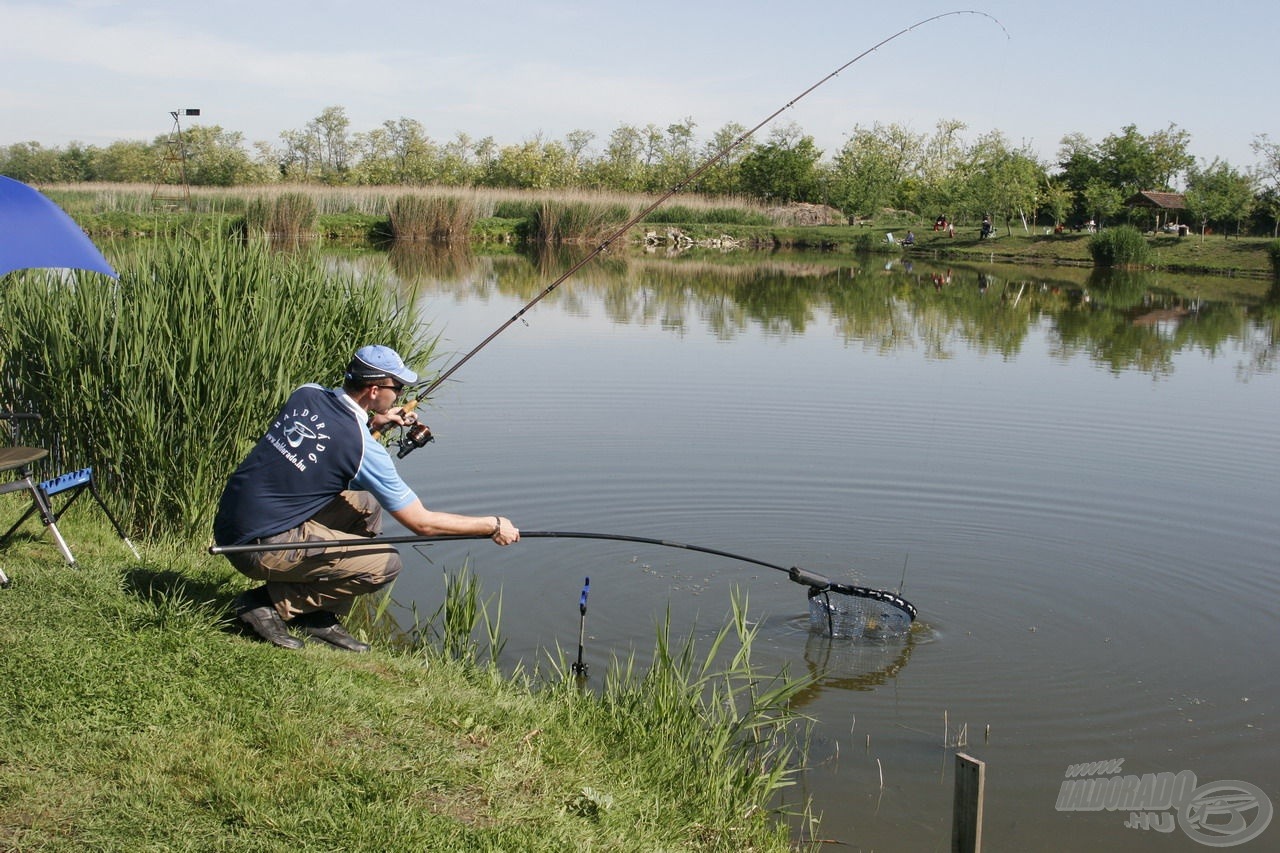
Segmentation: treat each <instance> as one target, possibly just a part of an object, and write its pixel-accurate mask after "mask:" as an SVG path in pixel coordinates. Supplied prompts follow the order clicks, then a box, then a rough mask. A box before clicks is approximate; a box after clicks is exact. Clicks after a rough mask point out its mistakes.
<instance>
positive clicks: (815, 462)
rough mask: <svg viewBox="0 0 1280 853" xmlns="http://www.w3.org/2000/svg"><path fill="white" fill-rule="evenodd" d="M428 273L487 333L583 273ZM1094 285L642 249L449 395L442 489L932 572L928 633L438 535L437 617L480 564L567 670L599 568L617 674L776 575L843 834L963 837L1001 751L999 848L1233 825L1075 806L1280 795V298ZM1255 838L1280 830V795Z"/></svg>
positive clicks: (701, 540) (924, 579) (634, 527)
mask: <svg viewBox="0 0 1280 853" xmlns="http://www.w3.org/2000/svg"><path fill="white" fill-rule="evenodd" d="M397 269H398V270H399V271H400V272H401V273H403V274H404V275H405V276H406V277H412V278H414V279H415V280H417V281H418V284H419V286H420V287H421V288H422V289H423V294H424V295H423V296H422V301H421V302H420V311H421V313H422V316H423V317H425V318H427V319H429V320H430V321H432V323H433V326H434V328H435V329H436V331H438V332H440V333H442V335H443V349H444V350H445V351H447V352H450V353H460V352H464V351H466V350H468V349H470V348H471V347H472V346H474V345H475V344H476V343H478V342H479V341H480V340H481V339H482V338H483V337H484V336H485V335H487V334H488V333H489V332H490V331H492V330H493V329H494V328H495V327H496V326H497V325H498V324H499V323H501V322H502V321H503V320H505V319H506V318H508V317H510V316H511V315H512V314H514V313H515V312H516V311H517V310H518V309H519V308H520V306H521V305H523V304H524V303H525V302H526V301H527V300H528V299H529V298H531V297H532V296H533V295H534V294H535V293H536V292H537V291H538V289H540V288H541V287H542V286H544V285H545V284H546V283H547V282H548V281H550V280H551V279H552V278H553V277H554V276H553V275H551V274H550V273H551V272H554V269H553V268H548V267H542V268H537V267H535V266H533V265H530V264H528V263H527V262H525V261H523V260H521V259H498V260H493V259H470V258H462V259H455V260H454V261H452V262H444V263H442V262H440V261H436V262H434V263H433V264H430V263H429V264H426V269H425V270H424V269H421V268H419V269H409V270H407V269H406V265H405V262H404V261H403V260H402V261H401V263H400V265H399V266H398V267H397ZM1062 276H1067V274H1066V273H1062V272H1060V271H1055V270H1045V269H1039V270H1035V269H1016V268H1014V269H1011V268H1003V269H1002V268H995V267H992V268H988V269H986V270H983V271H978V270H973V269H962V268H955V269H952V270H947V269H946V268H936V269H934V268H926V267H925V266H923V265H917V266H916V267H915V268H913V269H911V270H909V271H908V270H904V269H903V268H902V266H901V265H900V264H898V265H893V266H892V267H891V268H890V269H887V270H886V269H884V261H883V260H873V261H869V262H865V263H862V264H859V263H858V262H857V261H856V259H853V258H845V259H843V262H841V261H840V259H833V258H824V259H821V260H820V261H812V262H807V261H803V260H796V259H793V260H783V261H779V260H777V259H771V260H768V261H762V262H758V263H752V264H742V263H741V262H738V263H737V264H736V265H735V264H732V263H731V262H730V261H722V260H720V259H718V258H707V259H703V260H701V261H690V260H687V259H681V260H652V261H646V260H632V261H627V262H623V261H610V262H608V263H604V264H601V265H600V266H599V267H597V268H592V270H591V271H590V272H587V273H585V274H584V277H583V278H582V279H578V280H571V281H569V282H567V283H566V284H565V285H563V286H562V288H561V289H560V290H558V291H556V293H554V294H553V295H552V296H551V297H549V298H548V299H547V300H545V301H544V302H543V303H541V304H540V305H539V306H538V307H536V308H535V309H534V310H532V311H530V312H529V314H528V315H526V318H525V320H526V322H521V323H517V324H516V325H514V326H513V327H511V328H510V329H509V330H507V331H506V332H505V333H503V335H501V336H500V337H499V338H498V339H497V340H495V341H494V343H492V344H491V345H490V346H489V347H487V348H486V349H485V350H484V351H483V352H482V353H481V354H479V355H477V356H476V357H475V359H473V360H472V361H471V362H470V363H469V364H467V365H466V366H465V367H463V368H462V370H460V371H459V372H458V373H457V374H456V375H455V380H454V381H451V382H449V383H448V384H447V385H446V386H444V387H442V388H441V389H440V390H439V391H438V392H437V394H436V397H435V399H434V400H433V402H432V404H431V405H430V406H429V407H428V408H427V409H426V412H425V416H424V419H425V420H426V421H427V423H429V424H430V425H431V427H432V429H433V431H434V432H435V433H436V435H437V442H436V443H435V444H432V445H430V446H429V447H427V448H426V449H423V450H420V451H417V452H416V453H415V454H414V455H412V456H410V457H408V458H407V459H406V460H404V462H403V464H402V470H403V471H404V472H405V474H406V478H407V479H408V480H409V481H410V483H411V485H413V486H414V487H415V488H416V489H417V490H418V491H419V493H420V494H421V495H422V496H423V498H424V501H425V502H426V503H427V505H428V506H431V507H433V508H439V509H447V510H454V511H459V512H468V513H486V514H489V513H495V512H501V513H503V514H506V515H509V516H510V517H511V518H512V519H513V520H514V521H515V522H516V523H517V525H519V526H521V527H523V528H526V529H529V530H579V531H599V532H609V533H621V534H629V535H635V536H644V537H653V538H662V539H667V540H675V541H681V542H688V543H693V544H697V545H703V546H708V547H712V548H717V549H721V550H726V551H730V552H733V553H737V554H744V555H748V556H752V557H756V558H758V559H761V560H764V561H767V562H771V563H777V564H781V565H785V566H790V565H800V566H804V567H805V568H808V569H811V570H813V571H816V572H819V573H822V574H826V575H827V576H829V577H831V578H833V579H837V580H845V581H854V582H858V583H864V584H869V585H873V586H881V587H886V588H890V589H896V588H897V587H898V586H899V585H900V584H902V592H903V594H904V595H905V596H906V597H907V598H909V599H910V600H912V601H913V602H914V603H915V604H916V606H917V607H918V608H919V611H920V625H919V629H918V630H917V631H915V632H914V633H913V635H912V636H911V637H910V638H909V639H908V640H905V641H901V642H895V643H890V644H888V645H884V644H881V645H875V644H855V643H851V642H850V641H847V640H838V641H832V640H829V639H827V638H824V637H822V636H819V635H814V634H812V633H810V632H809V629H808V621H807V610H806V600H805V594H804V589H803V588H802V587H800V586H797V585H795V584H793V583H791V582H789V581H788V580H787V578H786V576H785V574H783V573H781V572H774V571H771V570H769V569H763V568H760V567H756V566H752V565H749V564H745V563H738V562H734V561H730V560H725V559H722V558H718V557H714V556H708V555H702V554H698V553H695V552H687V551H681V550H674V549H661V548H654V547H650V546H643V545H635V544H628V543H621V542H597V541H577V540H546V539H540V540H528V541H526V542H523V543H520V544H519V545H517V546H514V547H512V548H508V549H498V548H496V547H493V546H492V545H489V544H488V543H475V542H471V543H463V544H453V545H448V546H444V545H441V546H433V547H432V548H430V549H424V550H425V552H426V553H425V555H423V554H419V553H416V552H413V551H407V552H406V555H405V556H406V563H407V564H408V566H409V569H410V570H409V571H408V572H407V573H406V576H405V577H403V578H402V580H401V581H400V583H399V586H398V588H397V598H398V600H400V601H401V602H403V603H408V602H409V601H410V600H412V601H415V602H416V603H417V605H418V607H419V609H420V610H421V611H424V612H426V613H430V612H433V611H434V610H435V608H436V607H437V606H438V604H439V602H440V599H441V595H442V591H443V584H442V580H441V572H442V571H443V570H445V569H449V570H452V569H456V568H457V567H458V566H459V565H461V563H462V562H463V560H465V559H467V558H468V557H469V558H470V560H471V563H472V567H473V568H474V570H475V571H476V572H477V574H478V575H479V576H480V578H481V580H482V582H483V583H484V586H485V589H486V590H487V591H489V592H491V593H497V592H498V591H501V595H502V600H503V611H502V628H503V631H504V633H505V635H506V637H507V640H508V645H507V649H506V651H505V653H504V654H505V655H506V657H508V658H509V659H511V661H514V660H516V659H522V660H523V661H525V662H526V664H528V665H534V664H537V663H538V662H539V661H541V660H544V657H543V652H542V651H541V650H544V649H548V648H555V647H556V645H557V644H559V646H561V647H562V648H564V649H566V650H569V651H572V650H574V649H576V644H577V631H578V616H579V614H578V608H577V603H578V596H579V592H580V590H581V587H582V582H583V578H584V577H585V576H590V578H591V598H590V606H589V611H588V615H587V623H586V624H587V642H586V661H587V662H588V664H589V665H590V671H591V676H592V678H593V679H598V678H600V677H601V676H602V675H603V673H604V672H605V670H606V669H607V667H608V665H609V662H610V660H611V659H612V657H613V656H615V655H625V654H627V653H628V652H629V651H630V650H632V649H633V648H634V649H637V650H638V651H639V653H640V656H641V657H642V659H647V654H648V652H649V650H650V648H651V646H652V642H653V638H654V633H655V625H656V624H657V623H658V622H659V621H660V620H661V619H662V617H663V615H664V612H665V611H666V609H667V608H668V606H669V607H670V609H671V613H672V621H673V624H674V627H675V632H676V633H677V634H678V635H685V634H689V633H693V634H694V635H695V636H709V635H710V634H711V633H712V632H713V631H714V630H715V629H716V628H718V627H719V626H720V625H721V624H722V623H723V620H724V618H725V616H726V614H727V613H728V611H729V601H730V595H731V592H732V590H733V589H734V588H738V589H741V590H743V591H745V592H746V593H747V594H748V595H749V608H750V613H751V614H752V615H753V616H754V618H756V619H757V620H759V622H760V626H761V643H760V645H759V647H758V648H757V650H756V653H757V654H756V661H757V663H758V664H764V665H766V666H769V667H772V668H775V669H781V668H783V667H788V668H790V670H791V671H793V672H809V673H812V674H814V675H815V677H816V682H815V685H814V686H813V687H812V688H811V689H809V690H807V691H806V692H805V693H804V694H803V696H802V697H801V704H802V706H803V710H804V712H805V713H807V714H809V715H811V716H812V718H813V720H814V721H815V729H814V741H813V744H812V749H811V751H810V754H809V760H808V764H807V769H806V770H805V772H804V773H803V774H802V776H801V777H800V780H799V781H800V785H799V786H798V788H797V793H796V794H795V796H794V798H793V799H800V798H802V797H809V798H811V799H812V802H813V805H814V807H815V809H816V810H817V811H818V812H819V813H820V814H821V816H822V829H821V835H822V837H824V838H828V839H832V840H838V841H840V842H842V843H843V844H844V845H846V846H843V847H840V848H839V849H850V850H889V851H892V850H947V849H949V848H950V832H951V800H952V796H953V770H954V768H953V763H954V760H955V759H954V755H955V753H956V752H957V751H964V752H967V753H968V754H970V755H973V756H975V757H977V758H979V759H981V760H983V761H985V762H986V765H987V782H986V785H987V791H986V817H985V824H984V831H985V840H986V842H987V844H988V847H989V849H994V850H1028V851H1038V850H1045V851H1049V850H1063V849H1075V850H1086V849H1087V850H1103V851H1111V850H1114V851H1121V850H1153V851H1155V850H1159V851H1165V850H1169V851H1173V850H1196V849H1203V847H1202V845H1201V844H1199V843H1197V842H1196V841H1195V840H1193V839H1192V838H1191V837H1190V836H1189V835H1188V834H1187V833H1186V832H1184V831H1183V830H1181V829H1180V828H1174V829H1173V831H1172V832H1169V833H1162V832H1157V831H1150V830H1148V831H1142V830H1137V829H1131V828H1126V826H1125V822H1126V821H1127V820H1129V819H1130V817H1131V816H1130V813H1129V812H1128V811H1107V810H1102V811H1066V810H1060V809H1059V808H1058V797H1059V792H1060V789H1061V786H1062V784H1063V782H1064V779H1065V773H1066V770H1067V768H1068V766H1070V765H1074V764H1079V763H1083V762H1092V761H1101V760H1106V759H1123V765H1122V771H1121V772H1122V773H1123V774H1134V775H1137V776H1141V775H1142V774H1144V773H1153V774H1158V773H1162V772H1169V773H1178V772H1180V771H1191V772H1193V773H1194V774H1195V776H1196V778H1197V780H1198V781H1199V783H1200V784H1205V783H1209V782H1216V781H1220V780H1240V781H1243V782H1248V783H1250V784H1252V785H1255V786H1257V787H1258V788H1260V789H1261V790H1262V791H1263V792H1265V794H1266V795H1267V796H1268V797H1269V799H1270V801H1271V802H1272V803H1274V804H1275V805H1276V806H1280V769H1278V768H1280V686H1278V685H1277V679H1276V673H1277V671H1278V670H1280V650H1278V643H1277V640H1278V639H1280V631H1278V629H1280V616H1277V611H1276V602H1277V598H1278V596H1280V579H1278V574H1277V555H1278V553H1280V525H1278V524H1277V520H1276V514H1277V508H1278V507H1280V454H1278V453H1277V447H1278V446H1280V375H1278V373H1277V370H1276V363H1277V361H1276V358H1277V340H1278V339H1280V333H1278V332H1277V323H1278V319H1277V318H1278V317H1280V310H1277V308H1276V300H1275V294H1272V300H1271V301H1270V302H1268V301H1267V297H1266V295H1265V291H1266V287H1265V285H1264V286H1261V289H1259V288H1257V287H1254V288H1252V290H1253V293H1254V296H1248V295H1246V296H1245V297H1244V299H1243V300H1242V301H1230V302H1215V301H1209V300H1201V299H1199V298H1198V297H1197V296H1195V295H1194V294H1195V293H1196V291H1195V290H1194V283H1193V284H1192V285H1190V286H1189V285H1187V284H1186V283H1185V282H1178V283H1175V284H1176V285H1177V287H1176V289H1177V290H1178V292H1180V293H1182V294H1183V295H1182V296H1174V295H1170V294H1169V293H1168V292H1167V291H1166V289H1165V288H1164V286H1163V283H1162V281H1161V280H1160V279H1146V278H1138V279H1134V278H1132V277H1130V278H1129V279H1126V280H1123V281H1111V282H1104V281H1098V280H1090V279H1088V278H1087V277H1086V274H1085V273H1078V272H1076V271H1072V273H1071V277H1062ZM1058 277H1061V278H1058ZM1188 287H1191V288H1192V289H1191V290H1188ZM1206 289H1207V288H1206ZM1241 291H1242V292H1244V293H1246V294H1248V293H1249V292H1250V286H1248V285H1245V284H1242V285H1241ZM1188 293H1191V294H1192V295H1190V296H1188V295H1186V294H1188ZM390 532H393V533H394V532H398V531H390ZM904 580H905V582H904ZM944 727H945V728H944ZM965 736H967V746H965V747H964V749H963V750H958V749H957V748H956V747H955V746H954V743H955V741H956V739H957V738H964V737H965ZM948 738H949V739H950V744H948V742H947V739H948ZM882 778H883V785H882V782H881V780H882ZM1168 813H1169V814H1172V812H1168ZM1268 845H1271V846H1270V847H1268ZM1242 849H1280V822H1277V824H1276V825H1275V826H1272V827H1270V829H1269V830H1267V831H1266V832H1264V834H1263V835H1262V836H1261V837H1260V838H1259V839H1258V840H1257V841H1255V842H1253V843H1251V844H1250V845H1248V846H1246V847H1244V848H1242Z"/></svg>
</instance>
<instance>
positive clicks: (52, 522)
mask: <svg viewBox="0 0 1280 853" xmlns="http://www.w3.org/2000/svg"><path fill="white" fill-rule="evenodd" d="M19 490H25V491H27V492H30V493H31V500H32V502H33V504H34V505H33V506H32V507H31V508H30V509H28V510H27V512H26V513H24V514H23V516H22V518H19V519H18V521H17V522H16V523H15V524H14V525H13V527H10V528H9V531H8V532H7V533H5V534H4V536H0V542H3V541H4V540H6V539H8V538H9V537H10V536H12V535H13V532H14V531H15V530H17V529H18V527H19V525H21V524H22V522H23V521H25V520H26V519H27V518H29V517H30V516H31V513H32V512H38V513H39V514H40V521H42V522H43V523H44V526H45V527H47V528H48V529H49V535H50V536H51V537H53V542H54V544H55V545H57V546H58V550H59V551H61V552H62V558H63V559H64V560H66V561H67V565H69V566H75V564H76V558H75V557H74V556H73V555H72V553H71V548H70V547H69V546H68V545H67V540H66V539H63V538H62V532H61V531H60V530H58V517H57V516H56V515H54V513H53V508H52V507H51V506H50V505H49V502H48V501H47V500H45V497H44V494H43V493H42V492H41V491H40V487H39V486H37V485H36V483H35V481H34V480H32V479H31V475H30V474H26V476H24V477H22V479H20V480H18V481H16V482H13V483H6V484H5V485H4V487H3V488H0V494H3V493H5V492H16V491H19Z"/></svg>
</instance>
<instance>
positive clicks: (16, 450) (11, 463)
mask: <svg viewBox="0 0 1280 853" xmlns="http://www.w3.org/2000/svg"><path fill="white" fill-rule="evenodd" d="M39 419H40V416H39V415H30V414H17V413H5V412H0V420H8V421H9V422H10V426H11V432H12V433H13V434H14V436H15V439H16V438H17V435H18V428H17V422H19V421H24V420H32V421H38V420H39ZM48 455H49V451H48V450H46V449H44V448H42V447H22V446H14V447H0V473H3V472H6V471H13V472H15V473H16V475H17V479H16V480H15V481H13V482H10V483H0V495H4V494H8V493H10V492H21V491H25V492H27V493H28V494H29V495H30V496H31V506H29V507H27V511H26V512H24V513H23V514H22V516H21V517H20V518H19V519H18V520H17V521H15V522H14V523H13V526H11V527H10V528H9V529H8V530H7V531H6V532H5V534H4V535H3V536H0V545H2V544H4V543H5V542H7V541H8V539H9V537H10V536H12V535H13V534H14V532H15V531H16V530H17V529H18V528H19V527H21V526H22V523H23V522H25V521H26V520H27V519H28V518H30V517H31V516H32V515H34V514H39V516H40V521H41V522H42V523H43V524H44V526H45V527H47V528H48V529H49V535H50V536H52V537H53V541H54V544H56V545H57V546H58V550H59V551H61V552H62V557H63V559H65V560H66V561H67V564H68V565H70V566H74V565H75V564H76V559H75V556H73V555H72V553H71V548H70V547H69V546H68V545H67V541H66V539H64V538H63V536H62V532H61V531H59V530H58V519H59V518H61V517H62V514H63V513H65V512H66V511H67V509H68V508H69V507H70V506H71V504H72V503H73V502H74V501H75V499H76V498H78V497H79V496H80V493H81V492H83V491H85V490H86V489H87V490H88V491H89V494H90V495H92V496H93V499H94V500H95V501H97V503H98V506H100V507H101V508H102V511H103V513H104V514H105V515H106V516H107V520H108V521H110V522H111V526H112V527H114V528H115V530H116V533H117V534H119V536H120V538H121V539H123V540H124V544H125V545H127V546H129V550H130V551H132V552H133V556H134V557H137V558H139V559H141V557H140V555H139V554H138V549H137V548H135V547H133V543H132V542H130V541H129V537H128V536H127V535H126V534H125V532H124V529H123V528H122V527H121V526H120V523H119V522H118V521H116V518H115V516H113V515H112V514H111V510H109V509H108V508H107V505H106V503H105V502H104V501H103V500H102V495H101V494H100V493H99V492H98V485H97V483H96V482H95V481H94V479H93V469H92V468H82V469H80V470H78V471H71V472H69V473H67V474H62V475H60V476H58V477H54V478H53V479H51V480H42V481H41V482H38V483H37V482H36V481H35V480H33V479H32V466H33V465H34V464H35V463H36V462H39V461H40V460H41V459H44V458H45V457H46V456H48ZM63 493H66V495H67V497H66V500H65V502H64V503H63V504H62V506H61V508H60V509H55V508H54V501H53V496H54V495H57V494H63ZM8 585H9V577H8V576H7V575H6V574H5V573H4V571H3V570H0V587H6V586H8Z"/></svg>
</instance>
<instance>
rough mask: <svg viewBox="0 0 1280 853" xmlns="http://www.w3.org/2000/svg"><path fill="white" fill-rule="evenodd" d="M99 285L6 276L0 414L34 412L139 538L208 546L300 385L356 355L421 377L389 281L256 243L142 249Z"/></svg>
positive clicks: (82, 278)
mask: <svg viewBox="0 0 1280 853" xmlns="http://www.w3.org/2000/svg"><path fill="white" fill-rule="evenodd" d="M117 269H118V270H119V272H120V280H119V282H114V281H111V280H109V279H104V278H102V277H100V276H97V275H96V274H81V275H66V276H63V275H56V274H52V273H38V272H27V273H21V274H15V275H12V276H9V277H8V278H7V280H6V282H5V287H6V293H5V299H4V301H3V304H0V328H3V329H4V334H3V336H0V375H2V376H3V377H4V381H5V385H4V387H3V388H2V389H0V407H15V404H16V407H19V408H29V409H34V410H35V411H36V412H38V413H40V414H42V415H43V416H44V417H45V422H44V425H45V428H46V430H49V431H52V432H54V433H56V434H57V435H58V437H59V439H60V443H61V446H62V452H63V458H61V459H59V460H56V461H57V463H59V464H60V465H61V467H62V469H63V470H66V469H68V468H79V467H84V466H89V465H91V466H93V467H94V468H95V472H96V473H97V475H98V477H99V478H100V479H101V480H103V481H104V482H105V483H108V484H109V488H107V489H106V492H107V494H108V496H109V497H110V499H111V501H112V502H113V504H114V507H113V509H116V510H117V511H118V512H119V514H120V517H121V518H123V519H124V520H125V523H126V524H127V525H128V526H129V527H130V528H131V529H132V531H133V532H134V533H137V534H142V535H147V536H152V535H159V534H163V533H173V534H179V535H184V536H199V535H203V534H207V530H208V527H209V523H210V521H211V519H212V515H213V509H214V505H215V503H216V501H217V497H218V495H219V493H220V491H221V488H222V485H223V483H224V482H225V480H226V477H227V476H228V474H230V472H231V471H232V469H234V467H235V466H236V465H237V464H238V463H239V461H240V459H241V458H242V457H243V456H244V454H245V453H246V452H247V451H248V449H249V447H250V446H251V444H252V442H253V441H254V440H255V439H256V438H257V437H258V436H259V435H260V434H261V432H262V429H263V428H264V426H265V424H266V419H267V418H269V417H271V416H272V414H274V412H275V411H276V410H277V409H278V408H279V406H280V404H281V403H282V402H283V400H284V399H285V397H286V396H287V395H288V393H289V392H290V391H291V390H292V389H293V388H294V387H296V386H297V385H300V384H302V383H304V382H311V381H318V382H323V383H331V384H338V382H340V380H341V371H342V367H343V366H344V365H345V364H346V362H347V360H348V359H349V358H350V357H351V353H352V352H353V351H354V350H355V349H356V348H357V347H358V346H360V345H362V344H365V343H371V342H375V341H376V342H379V343H384V344H387V345H389V346H393V347H396V348H397V349H399V350H400V352H402V353H403V354H404V355H405V356H406V358H407V359H409V361H410V362H411V363H414V364H416V365H418V366H419V367H420V368H421V367H422V366H424V365H425V363H426V361H427V360H428V359H429V357H430V355H431V351H432V346H433V341H432V340H431V339H430V338H429V337H428V336H427V334H426V331H425V329H423V328H421V327H420V325H419V323H418V321H417V319H416V317H415V314H414V312H413V311H412V310H409V309H410V305H411V301H412V300H400V299H397V298H396V296H395V294H394V292H393V290H392V289H391V288H389V287H387V286H386V285H385V283H384V282H379V281H366V280H360V279H357V278H355V277H354V276H352V275H346V274H342V273H338V272H333V271H331V270H330V269H328V268H327V267H326V266H325V265H324V264H323V262H322V261H321V259H320V257H319V255H318V254H317V253H316V252H314V251H312V250H302V251H298V252H294V253H282V252H272V251H270V250H269V249H268V248H267V246H266V245H265V244H264V243H263V242H262V241H254V240H251V241H248V242H247V243H245V242H242V241H232V240H223V241H216V242H205V243H198V242H195V241H183V240H175V241H164V242H162V243H149V244H147V245H145V246H144V247H143V248H142V249H141V250H139V251H138V252H136V253H134V254H133V255H131V256H130V257H128V258H127V259H126V260H125V261H124V262H123V263H120V262H118V263H117Z"/></svg>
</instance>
